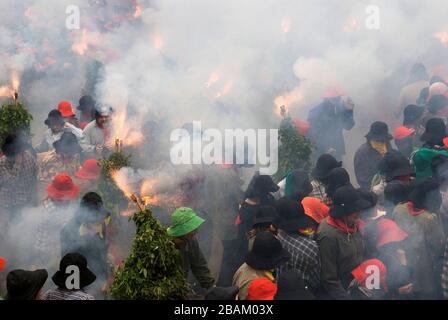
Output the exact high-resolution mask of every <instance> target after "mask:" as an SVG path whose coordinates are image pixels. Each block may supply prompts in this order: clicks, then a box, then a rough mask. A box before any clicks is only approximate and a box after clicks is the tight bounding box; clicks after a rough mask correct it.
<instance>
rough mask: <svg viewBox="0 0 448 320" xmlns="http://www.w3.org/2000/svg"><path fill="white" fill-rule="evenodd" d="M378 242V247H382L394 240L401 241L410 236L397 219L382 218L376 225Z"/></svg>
mask: <svg viewBox="0 0 448 320" xmlns="http://www.w3.org/2000/svg"><path fill="white" fill-rule="evenodd" d="M376 233H377V242H376V247H377V248H380V247H382V246H384V245H386V244H389V243H392V242H400V241H403V240H404V239H406V238H407V237H408V234H407V233H406V232H405V231H403V230H402V229H401V228H400V227H399V226H398V225H397V223H396V222H395V221H393V220H391V219H382V220H380V221H378V223H377V225H376Z"/></svg>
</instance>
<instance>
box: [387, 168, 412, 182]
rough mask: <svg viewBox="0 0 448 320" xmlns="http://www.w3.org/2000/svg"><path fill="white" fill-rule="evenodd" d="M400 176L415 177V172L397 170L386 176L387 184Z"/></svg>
mask: <svg viewBox="0 0 448 320" xmlns="http://www.w3.org/2000/svg"><path fill="white" fill-rule="evenodd" d="M402 176H415V172H414V170H412V168H403V167H402V168H398V169H397V170H394V171H392V172H391V173H390V174H388V175H387V176H386V182H389V181H391V180H393V179H394V178H396V177H402Z"/></svg>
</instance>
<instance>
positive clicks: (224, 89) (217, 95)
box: [215, 80, 233, 98]
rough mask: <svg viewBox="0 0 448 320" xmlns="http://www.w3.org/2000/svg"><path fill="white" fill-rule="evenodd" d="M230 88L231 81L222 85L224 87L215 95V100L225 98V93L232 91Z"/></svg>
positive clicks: (231, 85)
mask: <svg viewBox="0 0 448 320" xmlns="http://www.w3.org/2000/svg"><path fill="white" fill-rule="evenodd" d="M232 88H233V81H232V80H230V81H228V82H227V83H226V84H225V85H224V87H222V89H221V91H220V92H218V93H217V94H216V96H215V98H221V97H223V96H225V95H226V94H227V93H229V91H230V90H232Z"/></svg>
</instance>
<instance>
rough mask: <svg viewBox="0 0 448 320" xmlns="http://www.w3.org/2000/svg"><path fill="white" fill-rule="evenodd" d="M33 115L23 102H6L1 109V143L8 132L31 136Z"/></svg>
mask: <svg viewBox="0 0 448 320" xmlns="http://www.w3.org/2000/svg"><path fill="white" fill-rule="evenodd" d="M32 120H33V117H32V116H31V114H30V113H29V112H28V110H26V108H25V107H24V106H23V105H22V104H21V103H17V105H15V104H12V105H11V104H4V105H2V107H1V109H0V145H2V144H3V141H4V139H5V137H6V136H7V135H8V134H17V135H19V134H20V135H24V137H25V138H26V139H28V138H30V137H31V121H32Z"/></svg>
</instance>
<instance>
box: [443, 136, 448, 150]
mask: <svg viewBox="0 0 448 320" xmlns="http://www.w3.org/2000/svg"><path fill="white" fill-rule="evenodd" d="M443 145H444V146H445V147H447V148H448V137H446V138H443Z"/></svg>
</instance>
